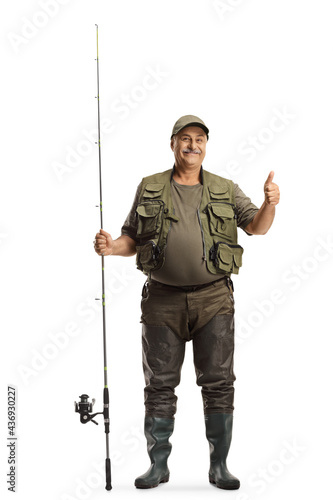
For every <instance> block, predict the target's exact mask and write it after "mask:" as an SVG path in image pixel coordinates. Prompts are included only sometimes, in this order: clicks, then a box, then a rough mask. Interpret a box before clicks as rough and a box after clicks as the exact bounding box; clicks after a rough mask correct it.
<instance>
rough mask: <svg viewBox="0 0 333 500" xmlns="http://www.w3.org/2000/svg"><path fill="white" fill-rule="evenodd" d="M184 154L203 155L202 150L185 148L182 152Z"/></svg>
mask: <svg viewBox="0 0 333 500" xmlns="http://www.w3.org/2000/svg"><path fill="white" fill-rule="evenodd" d="M182 152H183V153H194V154H197V155H199V154H201V151H200V149H190V148H185V149H183V151H182Z"/></svg>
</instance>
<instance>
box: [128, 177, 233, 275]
mask: <svg viewBox="0 0 333 500" xmlns="http://www.w3.org/2000/svg"><path fill="white" fill-rule="evenodd" d="M172 174H173V170H172V169H170V170H166V171H165V172H162V173H159V174H154V175H151V176H149V177H145V178H143V180H142V184H141V186H142V187H141V192H140V197H139V202H138V205H137V208H136V217H137V235H136V236H137V239H138V243H137V246H136V250H137V257H136V263H137V267H138V269H140V270H141V271H142V272H143V273H144V274H146V275H148V276H149V277H150V275H151V272H152V271H157V270H158V269H160V268H161V267H162V266H163V264H164V261H165V251H166V247H167V241H168V234H169V231H170V229H171V225H172V224H177V222H178V220H179V219H178V217H177V216H176V215H175V210H174V207H173V203H172V198H171V186H170V182H171V178H172ZM201 176H202V184H203V193H202V199H201V203H200V207H199V208H198V210H197V215H198V223H199V224H200V229H201V235H202V259H203V260H204V261H205V262H206V266H207V269H208V271H209V272H211V273H212V274H221V275H229V274H231V273H234V274H238V272H239V268H240V267H241V265H242V254H243V248H242V247H241V246H240V245H238V243H237V211H236V205H235V194H234V184H233V182H232V181H230V180H228V179H224V178H222V177H219V176H218V175H215V174H212V173H210V172H207V171H205V170H203V169H202V168H201ZM186 250H187V251H189V252H190V251H191V248H188V249H186Z"/></svg>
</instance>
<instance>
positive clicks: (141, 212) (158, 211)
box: [136, 202, 163, 238]
mask: <svg viewBox="0 0 333 500" xmlns="http://www.w3.org/2000/svg"><path fill="white" fill-rule="evenodd" d="M162 207H163V202H155V203H152V202H143V203H141V204H140V205H138V206H137V208H136V214H137V217H138V229H137V233H136V235H137V237H138V238H147V237H152V236H155V235H156V234H157V233H158V232H159V230H160V227H161V215H162Z"/></svg>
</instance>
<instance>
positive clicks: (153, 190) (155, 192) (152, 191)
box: [143, 183, 164, 199]
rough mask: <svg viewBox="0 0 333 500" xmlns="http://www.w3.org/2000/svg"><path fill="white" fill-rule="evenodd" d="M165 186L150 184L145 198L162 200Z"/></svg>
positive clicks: (146, 188) (146, 187) (145, 192)
mask: <svg viewBox="0 0 333 500" xmlns="http://www.w3.org/2000/svg"><path fill="white" fill-rule="evenodd" d="M163 189H164V184H157V183H150V184H147V185H146V186H145V189H144V192H143V197H144V198H148V199H151V198H160V197H161V196H162V193H163Z"/></svg>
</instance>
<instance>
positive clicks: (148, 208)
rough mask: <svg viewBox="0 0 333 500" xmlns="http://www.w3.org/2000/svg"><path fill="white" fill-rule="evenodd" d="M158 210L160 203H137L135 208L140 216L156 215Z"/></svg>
mask: <svg viewBox="0 0 333 500" xmlns="http://www.w3.org/2000/svg"><path fill="white" fill-rule="evenodd" d="M160 210H161V205H155V204H147V205H138V207H137V208H136V211H137V213H138V214H139V215H141V216H142V217H156V215H158V213H159V211H160Z"/></svg>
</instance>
